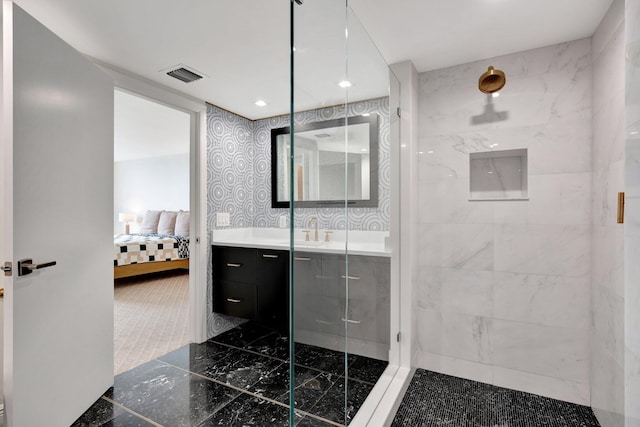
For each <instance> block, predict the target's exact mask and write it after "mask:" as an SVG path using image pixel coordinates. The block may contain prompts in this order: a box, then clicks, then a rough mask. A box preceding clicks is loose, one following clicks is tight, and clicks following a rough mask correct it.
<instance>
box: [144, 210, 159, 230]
mask: <svg viewBox="0 0 640 427" xmlns="http://www.w3.org/2000/svg"><path fill="white" fill-rule="evenodd" d="M159 221H160V211H146V212H145V214H144V217H142V224H140V233H144V234H155V233H157V232H158V222H159Z"/></svg>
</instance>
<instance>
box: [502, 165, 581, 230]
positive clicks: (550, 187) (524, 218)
mask: <svg viewBox="0 0 640 427" xmlns="http://www.w3.org/2000/svg"><path fill="white" fill-rule="evenodd" d="M494 222H495V223H496V224H584V225H587V224H590V223H591V174H590V173H576V174H551V175H533V176H529V200H526V201H513V202H508V203H494Z"/></svg>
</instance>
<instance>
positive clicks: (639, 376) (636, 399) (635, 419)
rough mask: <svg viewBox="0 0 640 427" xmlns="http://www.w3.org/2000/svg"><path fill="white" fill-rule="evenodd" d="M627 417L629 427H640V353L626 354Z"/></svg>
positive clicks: (628, 352)
mask: <svg viewBox="0 0 640 427" xmlns="http://www.w3.org/2000/svg"><path fill="white" fill-rule="evenodd" d="M625 400H626V402H625V415H626V417H627V426H633V427H639V426H640V353H635V352H632V351H629V350H627V352H626V354H625Z"/></svg>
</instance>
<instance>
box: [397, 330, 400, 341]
mask: <svg viewBox="0 0 640 427" xmlns="http://www.w3.org/2000/svg"><path fill="white" fill-rule="evenodd" d="M396 341H397V342H400V332H398V335H396Z"/></svg>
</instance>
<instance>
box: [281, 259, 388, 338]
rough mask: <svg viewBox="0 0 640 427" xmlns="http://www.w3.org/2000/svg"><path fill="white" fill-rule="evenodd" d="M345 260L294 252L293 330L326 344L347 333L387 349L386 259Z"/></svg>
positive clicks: (351, 336) (349, 335)
mask: <svg viewBox="0 0 640 427" xmlns="http://www.w3.org/2000/svg"><path fill="white" fill-rule="evenodd" d="M345 261H346V260H345V255H336V254H324V253H323V254H320V253H306V252H296V253H295V254H294V275H295V284H294V301H295V304H294V313H295V323H294V324H295V331H296V334H297V335H299V336H300V335H301V334H302V335H306V336H307V337H309V339H319V340H325V341H324V342H323V343H322V344H325V345H330V343H329V342H328V341H332V340H333V341H335V342H340V341H343V340H344V337H345V335H346V334H347V333H348V337H349V339H354V340H359V341H360V342H361V343H370V344H373V345H378V344H380V345H381V347H385V346H386V347H387V348H388V344H389V334H390V317H389V316H390V313H389V311H390V280H391V277H390V260H389V258H387V257H375V256H361V255H349V258H348V264H347V262H345ZM347 279H348V280H347ZM345 325H346V326H347V327H346V328H345ZM326 340H328V341H326ZM318 344H321V343H318ZM363 345H365V344H363Z"/></svg>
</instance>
